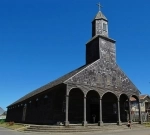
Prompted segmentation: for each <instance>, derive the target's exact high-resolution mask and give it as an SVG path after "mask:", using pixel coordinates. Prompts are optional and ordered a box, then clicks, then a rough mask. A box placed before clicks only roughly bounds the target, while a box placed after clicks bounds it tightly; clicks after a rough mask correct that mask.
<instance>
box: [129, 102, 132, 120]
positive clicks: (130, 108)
mask: <svg viewBox="0 0 150 135" xmlns="http://www.w3.org/2000/svg"><path fill="white" fill-rule="evenodd" d="M128 105H129V119H128V120H129V121H131V122H132V119H131V103H130V100H128Z"/></svg>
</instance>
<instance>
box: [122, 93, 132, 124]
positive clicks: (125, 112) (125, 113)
mask: <svg viewBox="0 0 150 135" xmlns="http://www.w3.org/2000/svg"><path fill="white" fill-rule="evenodd" d="M129 111H130V109H129V98H128V96H127V95H125V94H122V95H120V119H121V121H122V122H127V121H128V120H129Z"/></svg>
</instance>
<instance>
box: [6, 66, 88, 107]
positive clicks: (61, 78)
mask: <svg viewBox="0 0 150 135" xmlns="http://www.w3.org/2000/svg"><path fill="white" fill-rule="evenodd" d="M87 66H88V65H84V66H81V67H79V68H77V69H75V70H73V71H72V72H70V73H68V74H66V75H64V76H62V77H60V78H58V79H56V80H54V81H52V82H50V83H48V84H46V85H44V86H42V87H40V88H38V89H36V90H34V91H32V92H30V93H28V94H27V95H25V96H23V97H22V98H20V99H19V100H17V101H15V102H14V103H12V104H11V105H9V106H8V107H10V106H12V105H15V104H17V103H19V102H22V101H24V100H26V99H28V98H30V97H33V96H35V95H37V94H39V93H41V92H44V91H46V90H48V89H50V88H52V87H54V86H56V85H59V84H62V83H63V82H64V81H66V80H67V79H69V78H70V77H71V76H73V75H75V74H76V73H78V72H79V71H81V70H82V69H84V68H85V67H87Z"/></svg>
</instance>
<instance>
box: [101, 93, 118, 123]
mask: <svg viewBox="0 0 150 135" xmlns="http://www.w3.org/2000/svg"><path fill="white" fill-rule="evenodd" d="M117 108H118V107H117V97H116V95H115V94H113V93H111V92H107V93H105V94H104V95H103V97H102V119H103V122H104V123H116V122H117V121H118V111H117V110H118V109H117Z"/></svg>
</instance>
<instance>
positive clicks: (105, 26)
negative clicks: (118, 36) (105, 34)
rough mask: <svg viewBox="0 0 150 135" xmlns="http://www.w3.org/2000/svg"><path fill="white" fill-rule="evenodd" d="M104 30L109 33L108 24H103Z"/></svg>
mask: <svg viewBox="0 0 150 135" xmlns="http://www.w3.org/2000/svg"><path fill="white" fill-rule="evenodd" d="M103 30H104V31H107V24H106V23H103Z"/></svg>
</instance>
